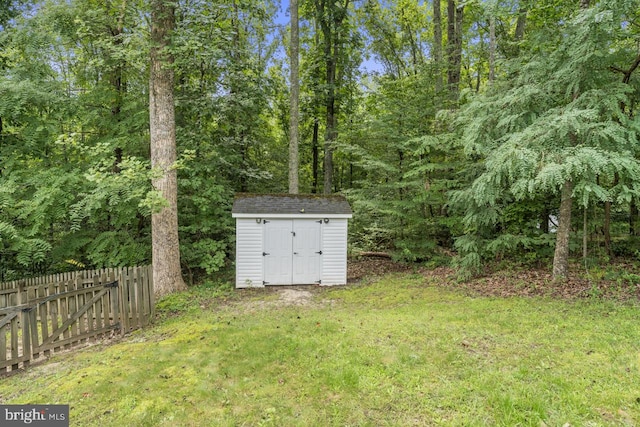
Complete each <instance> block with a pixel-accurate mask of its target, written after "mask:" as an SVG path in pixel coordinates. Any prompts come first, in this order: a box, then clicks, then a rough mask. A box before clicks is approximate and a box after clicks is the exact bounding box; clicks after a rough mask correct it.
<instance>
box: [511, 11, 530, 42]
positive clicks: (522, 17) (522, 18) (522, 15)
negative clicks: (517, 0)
mask: <svg viewBox="0 0 640 427" xmlns="http://www.w3.org/2000/svg"><path fill="white" fill-rule="evenodd" d="M526 25H527V8H526V7H524V6H522V5H520V7H519V9H518V18H517V19H516V31H515V35H514V39H515V41H516V43H517V42H521V41H522V39H523V38H524V30H525V27H526Z"/></svg>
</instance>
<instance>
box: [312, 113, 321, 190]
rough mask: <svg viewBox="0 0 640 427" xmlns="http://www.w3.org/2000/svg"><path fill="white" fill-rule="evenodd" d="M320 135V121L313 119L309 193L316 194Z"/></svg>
mask: <svg viewBox="0 0 640 427" xmlns="http://www.w3.org/2000/svg"><path fill="white" fill-rule="evenodd" d="M319 133H320V121H319V120H318V119H317V118H315V119H314V120H313V137H312V138H311V156H312V165H311V169H312V171H311V173H312V180H313V182H312V183H311V192H312V193H313V194H316V193H317V192H318V157H319V156H318V145H319V144H318V136H319Z"/></svg>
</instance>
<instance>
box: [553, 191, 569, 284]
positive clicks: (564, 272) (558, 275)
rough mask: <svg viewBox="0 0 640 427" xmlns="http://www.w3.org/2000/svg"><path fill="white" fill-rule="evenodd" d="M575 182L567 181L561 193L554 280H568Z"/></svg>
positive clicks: (554, 259) (554, 256)
mask: <svg viewBox="0 0 640 427" xmlns="http://www.w3.org/2000/svg"><path fill="white" fill-rule="evenodd" d="M572 192H573V182H571V180H567V181H565V183H564V185H563V186H562V191H561V194H560V214H559V217H558V221H559V223H558V231H557V232H556V248H555V252H554V254H553V278H554V280H560V281H563V280H566V279H567V277H568V276H569V236H570V233H571V206H572V204H573V200H572V199H571V193H572Z"/></svg>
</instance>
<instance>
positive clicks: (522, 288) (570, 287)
mask: <svg viewBox="0 0 640 427" xmlns="http://www.w3.org/2000/svg"><path fill="white" fill-rule="evenodd" d="M616 268H617V269H619V271H620V273H619V274H620V276H621V277H619V278H618V279H616V280H606V279H603V278H598V277H593V276H590V275H588V274H586V273H585V271H584V268H583V267H581V266H580V265H577V264H576V265H573V266H572V268H571V271H570V274H569V279H567V280H566V281H564V282H559V281H554V280H553V277H552V274H551V270H550V269H545V268H529V269H527V268H515V269H513V270H507V271H505V270H495V271H493V270H491V269H489V268H487V271H486V272H485V273H484V274H483V275H482V276H480V277H477V278H474V279H471V280H469V281H466V282H458V281H457V280H456V273H455V270H453V269H451V268H443V267H440V268H437V269H435V270H425V269H423V270H421V274H423V275H424V276H425V277H426V278H427V279H429V282H430V283H431V284H433V285H436V286H444V287H447V288H452V289H457V290H463V291H466V292H468V293H469V294H472V295H479V296H492V297H501V298H508V297H515V296H520V297H533V296H544V297H551V298H558V299H579V298H591V297H596V298H601V299H610V300H618V301H628V300H640V281H637V282H634V281H633V280H629V277H631V278H633V277H634V275H633V274H631V270H630V269H626V268H625V266H624V265H618V266H616ZM626 272H629V274H626ZM625 276H626V279H625ZM638 277H640V276H638ZM623 279H624V280H623Z"/></svg>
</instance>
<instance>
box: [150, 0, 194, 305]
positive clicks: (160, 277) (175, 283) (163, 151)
mask: <svg viewBox="0 0 640 427" xmlns="http://www.w3.org/2000/svg"><path fill="white" fill-rule="evenodd" d="M151 11H152V12H151V42H152V46H151V67H150V74H149V121H150V138H151V166H152V167H153V168H154V169H157V170H160V171H161V172H162V175H161V176H160V177H159V178H155V179H154V180H153V182H152V184H153V188H154V189H155V190H157V191H159V192H160V194H161V195H162V197H163V198H164V199H165V200H166V202H167V206H165V207H163V208H162V210H160V211H159V212H154V213H153V214H152V215H151V243H152V262H153V283H154V289H155V292H156V294H157V295H165V294H168V293H171V292H175V291H178V290H182V289H185V288H186V285H185V283H184V280H183V278H182V273H181V271H180V245H179V239H178V182H177V173H176V170H175V168H174V167H173V165H174V164H175V161H176V127H175V106H174V101H173V78H174V76H173V67H172V64H173V57H172V56H171V54H170V53H169V51H168V49H167V48H168V46H169V43H170V40H171V32H172V31H173V28H174V13H175V12H174V6H173V3H172V2H170V1H167V0H153V1H152V2H151Z"/></svg>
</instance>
